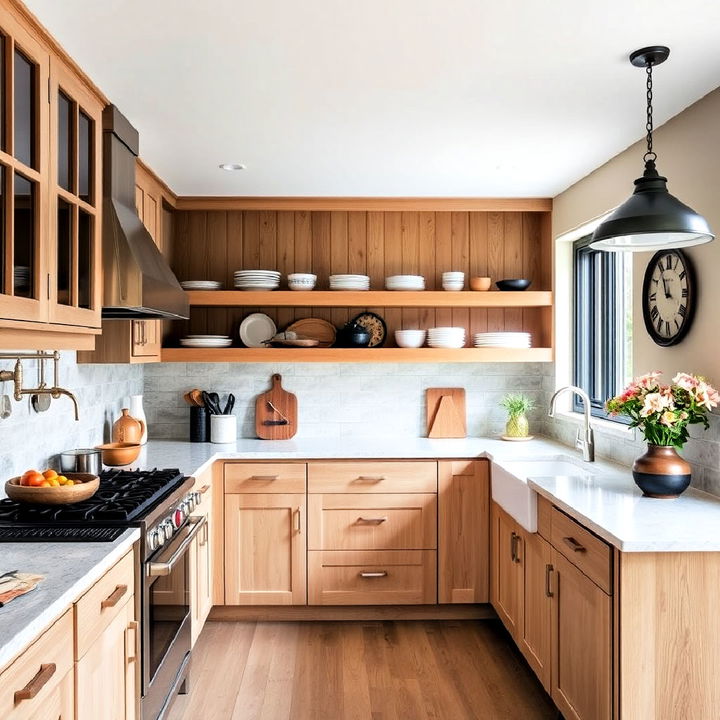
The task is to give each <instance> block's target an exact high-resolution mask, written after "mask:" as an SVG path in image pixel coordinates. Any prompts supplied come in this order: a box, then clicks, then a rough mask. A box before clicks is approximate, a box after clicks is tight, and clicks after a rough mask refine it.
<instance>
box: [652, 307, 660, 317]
mask: <svg viewBox="0 0 720 720" xmlns="http://www.w3.org/2000/svg"><path fill="white" fill-rule="evenodd" d="M659 314H660V312H659V310H658V309H657V305H653V306H652V307H651V308H650V317H651V318H652V319H653V320H655V319H656V318H657V316H658V315H659Z"/></svg>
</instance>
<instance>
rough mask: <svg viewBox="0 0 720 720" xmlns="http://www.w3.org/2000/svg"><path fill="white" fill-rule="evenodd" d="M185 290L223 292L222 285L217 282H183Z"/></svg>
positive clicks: (181, 284) (182, 285) (181, 285)
mask: <svg viewBox="0 0 720 720" xmlns="http://www.w3.org/2000/svg"><path fill="white" fill-rule="evenodd" d="M180 287H182V289H183V290H222V283H221V282H218V281H217V280H183V281H182V282H181V283H180Z"/></svg>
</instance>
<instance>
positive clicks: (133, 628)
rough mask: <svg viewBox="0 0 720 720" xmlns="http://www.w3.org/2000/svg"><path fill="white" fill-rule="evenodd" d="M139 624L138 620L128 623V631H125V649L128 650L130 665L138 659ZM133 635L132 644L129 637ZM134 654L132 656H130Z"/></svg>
mask: <svg viewBox="0 0 720 720" xmlns="http://www.w3.org/2000/svg"><path fill="white" fill-rule="evenodd" d="M139 627H140V625H139V623H138V622H137V621H136V620H131V621H130V622H129V623H128V626H127V629H126V630H125V647H126V648H127V661H128V662H129V663H131V662H135V661H136V660H137V659H138V628H139ZM130 633H132V638H133V639H132V642H130V640H129V638H128V636H129V635H130ZM131 652H132V654H130V653H131Z"/></svg>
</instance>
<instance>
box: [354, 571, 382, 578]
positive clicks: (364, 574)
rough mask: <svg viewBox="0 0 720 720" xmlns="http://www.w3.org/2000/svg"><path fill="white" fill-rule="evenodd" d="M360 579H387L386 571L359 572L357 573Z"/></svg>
mask: <svg viewBox="0 0 720 720" xmlns="http://www.w3.org/2000/svg"><path fill="white" fill-rule="evenodd" d="M358 576H359V577H361V578H382V577H387V570H378V571H375V572H361V573H358Z"/></svg>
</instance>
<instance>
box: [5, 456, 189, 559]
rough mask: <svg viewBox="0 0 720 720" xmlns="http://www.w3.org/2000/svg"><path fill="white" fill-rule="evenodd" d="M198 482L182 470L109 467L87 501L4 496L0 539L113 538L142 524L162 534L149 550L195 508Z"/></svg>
mask: <svg viewBox="0 0 720 720" xmlns="http://www.w3.org/2000/svg"><path fill="white" fill-rule="evenodd" d="M192 482H193V480H192V478H186V477H185V476H184V475H183V474H182V473H181V472H180V471H179V470H176V469H169V470H106V471H104V472H103V473H101V475H100V487H99V488H98V491H97V492H96V493H95V494H94V495H93V496H92V497H91V498H88V499H87V500H83V501H82V502H78V503H73V504H71V505H30V504H28V503H19V502H16V501H14V500H10V499H9V498H4V499H2V500H0V542H78V541H81V542H82V541H86V542H98V541H100V542H112V541H113V540H115V539H117V538H118V537H119V536H120V535H121V534H122V533H123V532H124V531H125V530H126V529H127V528H129V527H138V526H140V527H141V528H143V530H144V535H145V537H146V538H153V537H155V538H156V540H155V541H154V542H150V547H149V548H144V549H145V552H144V553H143V554H144V555H146V554H149V552H152V551H153V550H155V549H157V548H158V547H159V545H160V544H162V543H161V542H160V541H159V538H160V533H162V541H163V542H164V541H166V540H169V539H170V538H171V537H172V535H173V533H174V531H175V530H176V529H177V528H178V527H179V526H180V525H181V524H182V522H184V520H185V517H186V516H187V515H188V514H189V513H190V512H191V511H192V509H193V508H194V506H195V502H194V500H195V498H194V497H193V495H194V493H190V492H189V491H190V488H191V487H192ZM180 515H182V519H180ZM178 520H180V522H177V521H178ZM159 528H162V530H161V531H160V530H159ZM154 533H155V534H154ZM142 545H143V546H145V545H147V543H142Z"/></svg>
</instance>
